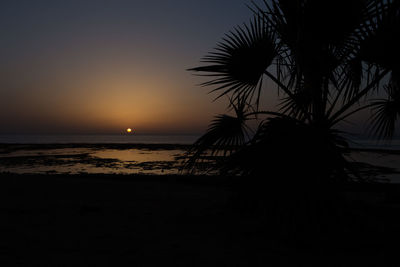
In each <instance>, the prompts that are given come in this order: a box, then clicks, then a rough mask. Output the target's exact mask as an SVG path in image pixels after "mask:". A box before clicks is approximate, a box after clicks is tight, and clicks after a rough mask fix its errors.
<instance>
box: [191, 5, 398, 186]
mask: <svg viewBox="0 0 400 267" xmlns="http://www.w3.org/2000/svg"><path fill="white" fill-rule="evenodd" d="M249 7H250V8H251V9H252V10H253V11H254V14H255V15H254V18H253V19H252V20H251V21H250V23H249V24H244V25H243V26H238V27H236V28H235V29H234V30H233V31H231V32H229V33H228V34H226V36H225V37H224V38H223V41H222V42H220V43H219V44H218V45H217V47H216V49H215V51H213V52H211V53H209V54H208V55H207V56H206V57H204V59H203V61H202V62H203V63H204V66H200V67H196V68H193V69H190V70H191V71H194V72H196V73H200V75H204V76H207V77H210V79H209V80H208V81H206V82H204V83H203V86H212V87H213V90H212V92H217V93H218V96H217V99H218V98H220V97H222V96H228V97H229V99H230V104H229V107H230V108H232V109H233V110H234V111H235V112H234V113H235V115H234V116H230V115H219V116H218V117H216V119H215V120H214V121H213V122H212V124H211V125H210V128H209V130H208V132H207V133H205V134H204V135H203V136H202V137H201V138H200V139H199V140H197V142H196V143H195V144H194V145H193V147H192V148H191V149H190V150H189V154H190V155H191V156H190V158H189V160H188V162H187V163H188V164H187V167H188V168H189V169H193V168H194V166H195V165H196V164H199V163H201V162H203V161H204V160H207V158H208V157H207V156H209V155H210V154H211V155H213V156H219V157H218V161H217V162H218V164H217V166H216V167H217V170H218V171H219V172H221V173H224V174H242V175H243V174H246V175H260V174H262V175H267V174H269V173H273V174H274V175H275V176H276V175H281V176H284V177H293V174H297V175H296V177H298V176H299V175H300V174H301V175H303V174H305V175H307V177H310V179H309V180H310V181H312V182H316V181H320V180H327V179H325V178H327V177H328V178H330V179H336V180H348V179H349V178H353V179H354V178H356V179H357V178H358V179H361V177H360V176H359V175H358V174H357V172H356V170H354V169H353V167H352V165H351V164H350V163H349V162H348V161H347V160H346V159H345V157H344V155H345V154H346V153H347V152H348V144H347V141H346V139H345V138H344V137H343V132H341V131H339V130H337V125H338V123H340V122H342V121H344V120H346V119H348V118H349V117H350V116H352V115H354V114H355V113H357V112H360V111H362V110H365V109H370V110H371V112H372V117H371V120H370V121H369V123H370V125H371V127H370V130H371V133H373V134H374V135H375V136H377V137H378V138H391V137H392V136H393V134H394V129H395V123H396V119H397V117H398V115H400V86H399V85H400V63H399V60H400V49H399V48H400V41H399V40H400V38H396V37H398V36H400V1H396V0H328V1H320V0H264V1H263V3H262V4H261V5H259V4H256V3H254V2H253V3H252V5H251V6H249ZM265 79H269V80H271V81H272V82H274V83H275V84H276V85H277V87H278V92H279V94H278V96H279V101H280V104H279V109H278V111H277V112H275V111H268V110H263V107H262V105H263V103H262V96H261V93H262V91H263V90H266V89H271V88H266V87H265V86H264V85H263V84H265V83H263V81H264V80H265ZM376 92H378V93H379V95H380V96H382V95H384V96H383V97H382V98H381V99H375V98H376V95H377V94H376ZM372 93H375V94H372ZM254 120H255V121H257V123H258V127H257V128H256V129H255V130H254V132H253V133H252V130H251V129H250V128H251V127H249V126H248V125H249V123H250V122H251V121H254ZM250 124H251V123H250ZM321 178H324V179H321ZM328 180H329V179H328ZM302 182H304V181H302Z"/></svg>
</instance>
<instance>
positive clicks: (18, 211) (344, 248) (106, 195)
mask: <svg viewBox="0 0 400 267" xmlns="http://www.w3.org/2000/svg"><path fill="white" fill-rule="evenodd" d="M267 188H268V187H265V188H261V186H259V185H256V184H254V183H253V182H249V181H246V180H243V179H241V178H226V177H192V176H117V175H77V176H71V175H22V176H21V175H11V174H8V175H7V174H3V175H1V176H0V197H1V202H0V218H1V220H0V231H1V236H2V238H1V239H0V264H1V265H2V266H127V265H129V266H398V265H390V263H392V262H393V261H397V263H399V262H400V261H399V259H398V257H397V255H398V249H399V248H400V246H399V244H398V240H399V237H400V227H399V225H400V220H399V218H398V216H397V215H398V214H399V213H400V194H399V193H400V189H399V187H398V186H397V185H387V184H386V185H371V184H365V185H347V186H341V187H338V188H335V189H332V190H333V191H332V192H334V193H333V195H332V194H331V196H332V197H327V198H326V196H327V195H329V194H326V192H319V193H318V194H314V193H315V192H314V193H311V192H313V190H309V192H310V193H311V194H314V195H312V196H313V197H314V200H312V201H311V202H309V201H308V202H307V201H304V199H303V197H302V196H303V195H308V196H310V194H308V193H307V194H298V192H299V191H301V190H300V189H299V188H297V189H296V188H289V187H287V188H285V189H284V190H281V191H280V192H277V191H276V190H268V189H267ZM296 192H297V193H296ZM318 196H320V197H321V196H325V200H326V201H322V202H320V201H315V198H316V197H318Z"/></svg>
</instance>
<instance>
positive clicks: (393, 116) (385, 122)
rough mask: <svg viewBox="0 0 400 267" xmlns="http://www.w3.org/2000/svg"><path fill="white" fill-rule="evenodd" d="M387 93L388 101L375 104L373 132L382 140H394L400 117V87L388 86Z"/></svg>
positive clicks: (383, 100)
mask: <svg viewBox="0 0 400 267" xmlns="http://www.w3.org/2000/svg"><path fill="white" fill-rule="evenodd" d="M386 92H387V95H388V98H387V99H381V100H377V101H375V102H374V103H373V111H374V112H375V114H374V115H373V116H372V119H371V121H372V127H371V132H372V134H373V135H375V136H376V137H378V138H380V139H392V137H393V135H394V132H395V129H396V122H397V119H398V117H399V116H400V87H398V86H396V85H394V84H392V83H391V84H389V85H388V86H386Z"/></svg>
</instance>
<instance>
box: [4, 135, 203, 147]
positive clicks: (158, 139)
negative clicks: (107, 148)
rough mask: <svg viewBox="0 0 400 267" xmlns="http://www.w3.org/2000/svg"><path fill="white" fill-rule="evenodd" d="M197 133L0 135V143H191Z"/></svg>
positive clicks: (196, 136)
mask: <svg viewBox="0 0 400 267" xmlns="http://www.w3.org/2000/svg"><path fill="white" fill-rule="evenodd" d="M198 137H199V135H141V134H132V135H128V134H119V135H0V144H184V145H185V144H192V143H193V142H195V141H196V139H197V138H198Z"/></svg>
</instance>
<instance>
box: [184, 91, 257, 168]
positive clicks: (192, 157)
mask: <svg viewBox="0 0 400 267" xmlns="http://www.w3.org/2000/svg"><path fill="white" fill-rule="evenodd" d="M236 101H237V102H236V103H234V102H233V101H232V100H231V106H232V107H233V109H234V111H235V115H236V116H231V115H218V116H216V118H215V119H214V120H213V121H212V122H211V124H210V126H209V128H208V130H207V132H206V133H205V134H204V135H203V136H201V137H200V138H199V139H198V140H197V141H196V142H195V143H194V144H193V145H192V147H191V148H190V149H189V151H188V152H187V156H188V160H187V162H186V164H185V165H186V166H185V168H186V169H189V170H190V169H191V170H194V169H195V167H196V165H197V163H199V162H202V161H204V160H205V159H207V158H208V157H210V156H211V157H214V156H218V155H219V154H220V153H222V155H223V156H227V155H230V154H231V153H232V152H233V151H235V150H237V149H238V148H239V147H240V146H242V145H244V143H245V142H246V140H248V139H249V131H250V129H249V128H248V126H247V125H246V124H245V122H246V120H247V115H246V114H245V111H246V108H247V103H246V102H245V101H244V100H243V98H237V99H236Z"/></svg>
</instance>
